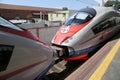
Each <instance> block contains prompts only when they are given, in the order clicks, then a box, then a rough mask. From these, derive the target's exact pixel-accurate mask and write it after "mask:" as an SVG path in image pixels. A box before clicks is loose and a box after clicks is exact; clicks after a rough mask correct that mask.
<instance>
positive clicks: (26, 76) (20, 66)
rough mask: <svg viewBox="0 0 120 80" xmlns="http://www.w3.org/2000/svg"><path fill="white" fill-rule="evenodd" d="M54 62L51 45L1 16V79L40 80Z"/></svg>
mask: <svg viewBox="0 0 120 80" xmlns="http://www.w3.org/2000/svg"><path fill="white" fill-rule="evenodd" d="M53 64H54V60H53V51H52V49H51V47H49V46H47V45H46V44H44V43H43V42H41V41H40V40H39V39H38V38H37V37H35V36H33V35H32V34H31V33H30V32H29V31H27V30H25V29H22V28H19V27H17V26H15V25H13V24H12V23H10V22H8V21H7V20H5V19H3V18H2V17H0V80H40V78H42V76H43V75H44V74H45V73H46V72H47V71H48V70H49V69H50V67H52V65H53Z"/></svg>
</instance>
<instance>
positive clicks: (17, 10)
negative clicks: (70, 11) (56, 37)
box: [0, 4, 61, 20]
mask: <svg viewBox="0 0 120 80" xmlns="http://www.w3.org/2000/svg"><path fill="white" fill-rule="evenodd" d="M60 10H61V9H55V8H43V7H32V6H20V5H10V4H0V16H2V17H4V18H6V19H9V20H10V19H32V18H40V19H44V20H48V13H49V12H55V11H60Z"/></svg>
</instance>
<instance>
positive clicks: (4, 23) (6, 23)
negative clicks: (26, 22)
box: [0, 17, 23, 31]
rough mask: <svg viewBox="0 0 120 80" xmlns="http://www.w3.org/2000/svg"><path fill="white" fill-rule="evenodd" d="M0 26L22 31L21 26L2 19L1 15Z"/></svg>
mask: <svg viewBox="0 0 120 80" xmlns="http://www.w3.org/2000/svg"><path fill="white" fill-rule="evenodd" d="M0 27H4V28H9V29H14V30H19V31H23V29H22V28H20V27H18V26H16V25H14V24H12V23H11V22H9V21H7V20H5V19H3V18H2V17H0Z"/></svg>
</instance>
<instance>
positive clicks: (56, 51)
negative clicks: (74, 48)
mask: <svg viewBox="0 0 120 80" xmlns="http://www.w3.org/2000/svg"><path fill="white" fill-rule="evenodd" d="M51 47H52V49H53V56H54V58H61V57H62V56H63V49H62V48H60V47H57V46H51Z"/></svg>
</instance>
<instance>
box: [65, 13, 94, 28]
mask: <svg viewBox="0 0 120 80" xmlns="http://www.w3.org/2000/svg"><path fill="white" fill-rule="evenodd" d="M92 18H93V16H92V15H91V14H90V13H87V12H81V11H79V12H76V13H75V14H73V15H72V16H71V17H70V18H69V19H68V20H67V21H66V22H65V26H68V25H75V24H82V23H84V22H87V21H89V20H91V19H92Z"/></svg>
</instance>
